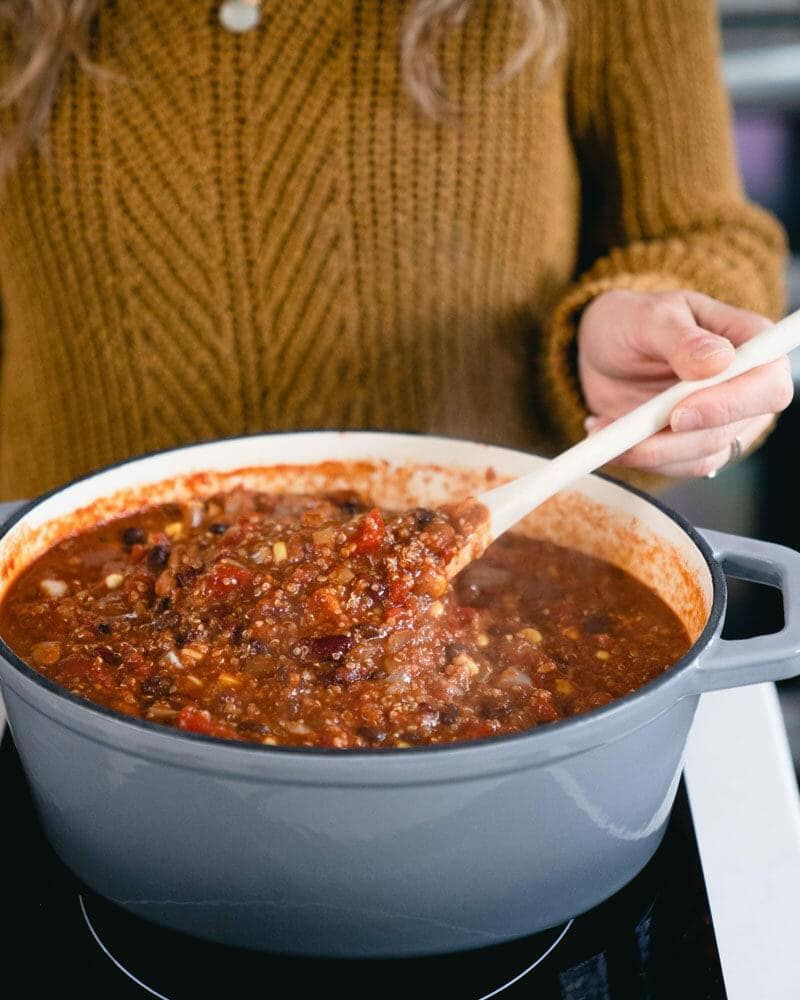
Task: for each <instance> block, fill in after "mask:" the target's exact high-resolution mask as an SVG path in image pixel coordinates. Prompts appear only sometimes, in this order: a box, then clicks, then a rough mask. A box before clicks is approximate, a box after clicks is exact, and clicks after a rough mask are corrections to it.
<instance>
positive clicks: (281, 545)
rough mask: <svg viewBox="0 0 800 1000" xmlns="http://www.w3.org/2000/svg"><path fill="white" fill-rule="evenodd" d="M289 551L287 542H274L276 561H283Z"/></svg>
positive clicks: (273, 548)
mask: <svg viewBox="0 0 800 1000" xmlns="http://www.w3.org/2000/svg"><path fill="white" fill-rule="evenodd" d="M288 554H289V553H288V552H287V551H286V542H274V543H273V545H272V555H273V558H274V559H275V562H283V560H284V559H285V558H286V557H287V555H288Z"/></svg>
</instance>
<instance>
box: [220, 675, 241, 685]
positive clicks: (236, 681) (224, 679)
mask: <svg viewBox="0 0 800 1000" xmlns="http://www.w3.org/2000/svg"><path fill="white" fill-rule="evenodd" d="M217 680H218V681H219V682H220V684H227V685H228V687H239V685H240V684H241V683H242V679H241V677H234V675H233V674H226V673H224V672H223V673H221V674H218V675H217Z"/></svg>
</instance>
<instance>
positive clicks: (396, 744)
mask: <svg viewBox="0 0 800 1000" xmlns="http://www.w3.org/2000/svg"><path fill="white" fill-rule="evenodd" d="M395 746H396V747H410V746H411V744H410V743H406V741H405V740H398V741H397V743H395Z"/></svg>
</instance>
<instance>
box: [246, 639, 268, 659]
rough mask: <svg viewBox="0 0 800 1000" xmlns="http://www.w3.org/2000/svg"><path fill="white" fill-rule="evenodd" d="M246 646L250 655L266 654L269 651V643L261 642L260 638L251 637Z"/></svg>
mask: <svg viewBox="0 0 800 1000" xmlns="http://www.w3.org/2000/svg"><path fill="white" fill-rule="evenodd" d="M247 648H248V649H249V650H250V653H251V655H252V656H266V654H267V653H268V652H269V643H267V642H262V640H261V639H251V640H250V644H249V645H248V647H247Z"/></svg>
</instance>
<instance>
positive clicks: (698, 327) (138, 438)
mask: <svg viewBox="0 0 800 1000" xmlns="http://www.w3.org/2000/svg"><path fill="white" fill-rule="evenodd" d="M242 6H244V7H245V8H249V10H245V14H248V13H249V14H251V15H252V17H249V18H245V20H246V21H247V26H248V28H249V30H247V31H244V32H241V33H236V32H234V31H231V30H229V28H230V27H236V26H237V24H236V23H235V22H234V23H233V24H232V23H231V18H230V16H229V15H230V4H228V5H226V6H225V9H224V10H223V11H222V20H223V21H227V22H228V27H227V28H226V26H225V25H224V24H223V23H221V21H220V5H219V3H218V2H211V0H207V2H202V3H200V2H198V0H143V2H142V0H137V2H133V0H118V2H116V3H113V4H112V3H106V2H103V0H99V2H90V0H38V2H37V3H36V4H34V3H33V2H32V0H7V2H6V3H5V4H4V7H3V11H4V13H5V17H6V31H5V35H4V37H3V41H2V44H0V61H2V63H3V65H4V68H5V79H6V81H7V84H6V91H5V95H6V106H5V110H4V113H3V122H2V125H3V126H4V136H5V138H4V149H5V153H6V157H5V161H4V162H5V186H4V189H3V192H2V195H1V196H0V198H1V199H2V201H1V202H0V217H2V219H3V227H2V231H0V289H1V290H2V303H3V360H2V364H3V369H2V379H1V381H0V495H2V496H4V497H12V496H25V495H32V494H35V493H37V492H39V491H41V490H43V489H45V488H47V487H50V486H53V485H56V484H58V483H60V482H62V481H64V480H66V479H68V478H70V477H72V476H74V475H75V474H78V473H80V472H83V471H86V470H87V469H90V468H92V467H96V466H98V465H101V464H104V463H106V462H109V461H112V460H114V459H117V458H120V457H123V456H125V455H130V454H133V453H138V452H143V451H147V450H150V449H154V448H159V447H164V446H167V445H170V444H174V443H178V442H183V441H191V440H198V439H201V438H210V437H215V436H219V435H225V434H235V433H243V432H248V431H256V430H273V429H292V428H303V427H326V426H338V427H362V426H372V427H382V428H397V429H412V430H422V431H435V432H440V433H448V434H456V435H459V436H463V437H470V438H480V439H484V440H490V441H496V442H503V443H507V444H510V445H515V446H518V447H523V448H530V449H547V450H555V449H558V448H561V447H563V446H565V445H567V444H569V443H571V442H573V441H575V440H577V439H578V438H579V437H581V436H582V435H583V434H584V433H585V429H584V427H585V421H586V420H587V418H589V417H590V416H592V417H593V418H594V419H595V421H599V422H600V423H602V422H603V421H607V420H609V419H611V418H613V417H615V416H617V415H619V414H620V413H622V412H624V411H625V410H627V409H629V408H630V407H632V406H634V405H636V404H637V403H639V402H641V401H643V400H644V399H646V398H647V397H649V396H650V395H652V394H653V393H655V392H657V391H659V390H661V389H662V388H664V386H665V385H666V384H668V382H669V381H670V380H672V379H674V378H675V376H676V375H677V376H679V377H681V378H702V377H705V376H708V375H711V374H713V373H715V372H717V371H719V370H721V369H722V368H724V367H725V366H726V365H727V364H728V363H729V361H730V359H731V356H732V352H733V347H734V345H736V344H738V343H740V342H742V341H743V340H746V339H748V338H749V337H751V336H753V335H754V334H755V333H756V332H758V331H759V330H760V329H762V328H763V326H764V325H765V324H766V323H767V322H768V320H767V319H765V318H764V317H769V318H773V319H774V318H776V317H777V316H778V315H779V314H780V313H781V311H782V308H783V297H782V283H781V271H782V258H783V253H784V243H783V236H782V233H781V231H780V229H779V227H778V226H777V225H776V223H775V222H774V221H773V220H772V219H771V218H769V217H768V216H767V215H766V214H765V213H763V212H762V211H760V210H758V209H756V208H755V207H753V206H751V205H749V204H747V203H746V201H745V200H744V198H743V196H742V192H741V188H740V184H739V181H738V178H737V175H736V169H735V165H734V157H733V152H732V144H731V136H730V126H729V115H728V108H727V105H726V101H725V97H724V92H723V88H722V87H721V84H720V81H719V78H718V53H717V45H718V38H717V30H716V24H715V16H714V9H713V6H714V5H713V4H712V3H711V2H710V0H709V2H701V0H596V2H594V3H586V2H585V0H569V2H562V0H516V2H515V0H503V2H499V0H408V2H392V3H386V2H374V0H354V2H353V3H349V4H343V3H341V2H340V0H315V2H310V0H309V2H303V3H288V2H286V0H270V2H265V3H264V4H263V7H261V8H259V6H258V4H257V3H255V2H254V0H241V2H240V4H239V12H240V13H241V8H242ZM256 22H257V23H256ZM791 389H792V387H791V380H790V377H789V374H788V365H787V364H784V363H782V362H781V363H776V364H774V365H771V366H768V367H765V368H762V369H760V370H758V371H756V372H752V373H750V374H748V375H744V376H741V377H740V378H739V379H737V380H736V381H735V382H732V383H730V384H729V385H726V386H721V387H717V388H714V389H710V390H706V391H705V392H704V393H702V394H698V395H697V396H696V397H695V398H694V399H693V400H691V401H688V400H687V401H686V402H684V403H683V404H681V406H680V407H679V408H678V410H677V411H676V412H675V413H674V414H673V418H672V427H671V429H670V430H668V431H664V432H662V433H661V434H658V435H656V436H655V437H653V438H651V439H650V440H649V441H647V442H646V443H645V444H643V445H641V446H639V447H638V448H636V449H634V450H633V451H631V452H630V453H628V454H627V455H626V456H624V457H623V458H622V459H621V460H620V463H618V464H620V465H626V466H629V467H631V468H633V469H637V470H645V471H647V472H658V473H663V474H667V475H678V476H683V475H690V476H691V475H707V474H710V473H711V474H713V473H714V472H715V471H716V470H717V469H719V468H720V467H721V466H722V465H724V464H725V463H726V462H727V460H728V458H729V456H730V455H731V454H732V453H734V452H738V451H739V450H740V447H744V448H749V447H751V446H753V445H754V444H755V443H756V442H757V441H758V439H759V438H760V437H762V436H763V434H764V433H765V432H766V431H767V429H768V428H769V426H770V424H771V422H772V421H773V419H774V414H775V413H777V412H778V411H780V410H781V409H782V408H783V407H785V406H786V405H788V402H789V400H790V398H791ZM597 425H598V424H597V423H595V424H594V426H597ZM589 426H590V427H591V426H592V424H591V421H590V423H589Z"/></svg>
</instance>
